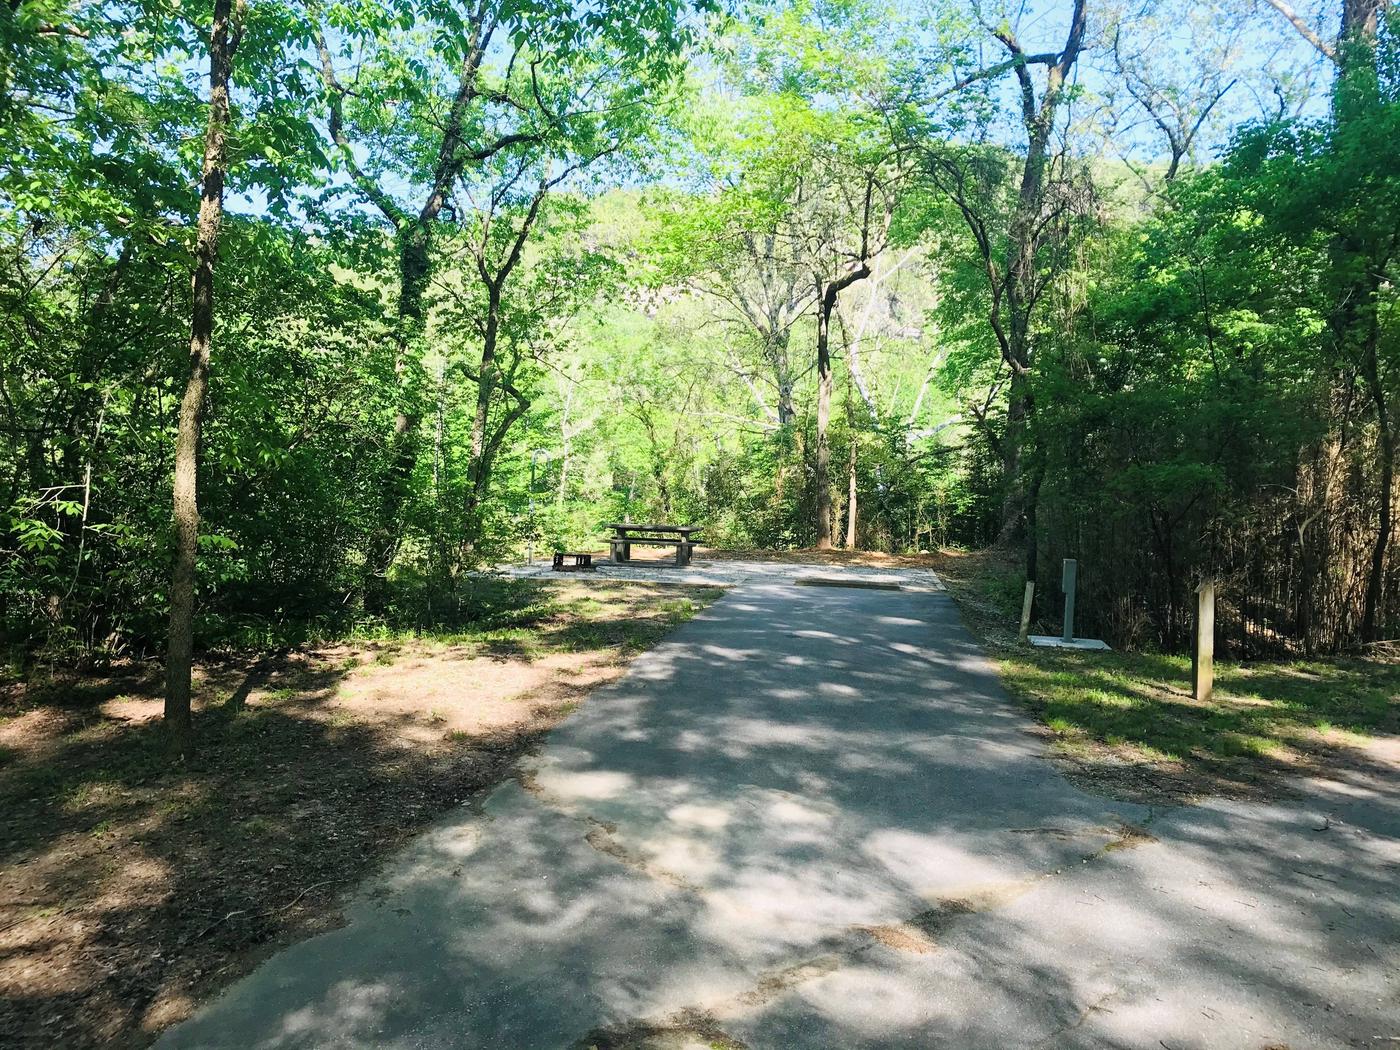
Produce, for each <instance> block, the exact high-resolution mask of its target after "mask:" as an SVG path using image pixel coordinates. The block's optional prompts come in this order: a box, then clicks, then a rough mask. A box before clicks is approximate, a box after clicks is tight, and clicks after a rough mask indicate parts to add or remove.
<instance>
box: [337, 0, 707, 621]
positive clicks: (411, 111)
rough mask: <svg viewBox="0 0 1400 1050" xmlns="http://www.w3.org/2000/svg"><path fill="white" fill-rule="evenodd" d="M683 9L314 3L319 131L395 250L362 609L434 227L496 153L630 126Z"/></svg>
mask: <svg viewBox="0 0 1400 1050" xmlns="http://www.w3.org/2000/svg"><path fill="white" fill-rule="evenodd" d="M689 6H690V5H689V4H687V3H686V2H685V0H666V2H664V3H659V4H658V3H643V2H641V0H609V2H607V3H604V4H602V5H600V6H599V7H598V8H597V9H595V10H591V11H590V12H589V13H588V14H587V16H586V17H583V18H579V17H577V15H578V12H577V11H576V10H575V9H574V7H573V5H571V4H568V3H564V2H562V0H547V2H546V3H542V4H535V5H528V6H524V7H522V6H519V5H515V4H511V3H506V2H503V0H470V2H468V3H467V4H466V6H465V7H459V6H458V5H457V4H455V3H449V4H442V5H440V4H431V3H417V2H415V0H404V2H402V3H394V2H390V3H387V4H386V5H385V6H376V5H370V6H367V7H365V8H364V9H363V12H364V13H363V14H362V16H361V19H360V21H358V22H355V23H349V24H346V23H345V21H344V12H343V11H342V10H341V9H335V10H334V11H332V12H323V11H321V10H320V9H319V8H318V9H316V10H315V11H314V12H313V14H314V16H315V18H316V20H317V30H316V49H317V53H318V57H319V62H320V71H321V79H322V85H323V88H324V97H325V105H326V113H327V117H326V129H327V134H328V136H329V138H330V140H331V142H332V143H333V145H334V147H335V152H336V156H337V158H338V161H339V164H340V166H341V168H342V169H343V170H344V172H345V174H346V175H347V176H348V178H349V181H350V184H351V186H352V187H353V189H354V191H355V193H356V194H357V195H358V196H359V197H360V198H361V199H362V200H363V201H365V202H366V203H368V204H369V205H371V206H372V207H373V208H375V209H376V210H377V211H378V212H379V214H380V216H381V218H382V219H383V220H384V221H385V222H386V223H387V224H388V226H389V228H390V230H391V232H392V235H393V238H394V241H395V245H396V252H397V260H398V263H397V271H398V273H397V278H398V281H397V284H398V287H397V308H396V309H397V321H396V325H395V331H396V335H395V373H396V375H398V377H399V395H400V401H401V403H400V407H399V410H398V411H397V412H396V414H395V419H394V425H393V433H392V435H391V438H390V445H391V452H390V460H389V466H388V469H387V471H386V475H385V481H384V486H383V493H382V497H381V500H380V516H381V520H382V523H383V528H382V532H381V535H380V537H379V540H378V542H377V543H376V544H375V547H376V548H377V549H376V550H374V551H372V552H371V554H370V557H369V560H368V564H367V570H368V573H367V580H366V592H365V597H366V601H367V603H368V604H370V605H371V606H372V607H378V606H380V605H382V602H383V598H384V596H383V584H384V579H385V575H386V574H387V572H388V570H389V566H390V564H391V563H392V562H393V559H394V556H395V554H396V553H397V551H398V547H399V543H400V541H401V538H402V534H401V519H402V512H403V506H404V503H405V501H406V499H407V498H408V494H409V487H410V484H411V479H412V475H413V470H414V466H415V464H416V462H417V457H418V447H419V435H418V426H419V423H420V420H421V416H422V404H421V397H420V395H419V390H418V388H419V386H420V382H419V379H420V377H419V375H418V371H417V366H416V362H414V361H413V360H411V357H412V355H413V354H414V353H415V352H417V351H419V350H421V345H422V339H423V335H424V326H425V323H426V306H425V301H424V296H425V292H426V290H427V287H428V281H429V278H430V276H431V271H432V264H433V258H432V250H433V241H434V237H435V230H436V225H437V223H438V221H439V219H440V217H441V216H442V214H443V211H444V208H445V207H447V205H448V202H449V200H450V198H451V195H452V192H453V189H454V187H455V186H456V184H457V183H458V181H459V180H461V179H463V178H464V177H468V176H469V175H470V173H472V172H474V171H476V170H478V169H479V168H480V167H481V166H483V165H486V164H489V163H491V162H493V161H495V160H497V159H509V158H517V157H520V156H522V155H529V154H531V153H532V152H539V151H541V150H544V151H546V152H551V153H553V154H554V155H556V156H558V155H570V154H571V152H572V150H573V149H574V148H575V147H577V148H578V149H579V150H580V151H581V155H583V156H587V155H589V154H591V155H593V156H597V155H600V154H601V153H603V152H606V148H599V147H598V145H597V144H598V143H599V142H600V141H611V142H612V143H613V146H614V147H615V146H616V145H617V144H618V143H619V142H620V141H623V140H626V139H628V138H632V137H635V136H636V135H637V134H638V133H639V131H640V129H641V128H642V127H644V126H645V124H646V122H647V121H648V120H649V119H650V114H649V112H648V107H649V106H651V105H653V104H655V103H656V102H657V101H658V100H659V97H660V96H661V95H663V94H664V92H665V91H666V90H667V85H668V84H669V83H670V82H671V81H672V80H673V79H674V77H675V75H676V73H677V69H678V62H679V60H680V59H681V57H682V55H683V53H684V50H685V48H686V46H687V45H688V43H689V42H690V40H691V39H692V33H691V28H690V27H689V26H688V25H687V24H686V22H685V19H684V15H685V14H686V12H687V11H688V9H689ZM695 6H696V7H697V9H700V10H707V9H708V8H709V5H708V4H706V3H703V2H702V3H698V4H696V5H695ZM332 14H334V16H335V17H336V19H337V20H339V21H340V26H339V28H340V29H341V30H342V36H341V39H340V41H339V46H338V47H333V44H332V41H331V39H330V37H329V35H328V32H327V29H328V26H326V25H324V24H323V23H328V22H329V21H330V19H331V16H332ZM411 26H412V27H417V29H418V32H416V33H413V34H405V35H404V36H403V37H402V39H403V40H404V45H403V46H399V47H394V46H386V45H385V42H384V41H385V39H386V31H389V30H393V29H397V30H398V31H399V32H400V33H401V34H403V33H404V31H406V30H408V29H409V27H411ZM337 52H338V53H339V54H337ZM338 57H339V58H342V59H344V58H350V59H351V63H350V68H351V69H352V70H353V74H352V75H351V76H350V78H348V79H347V78H346V77H345V76H344V75H343V74H342V73H341V72H340V71H339V70H337V68H336V61H337V58H338ZM489 381H490V380H489V376H488V377H487V383H488V385H489Z"/></svg>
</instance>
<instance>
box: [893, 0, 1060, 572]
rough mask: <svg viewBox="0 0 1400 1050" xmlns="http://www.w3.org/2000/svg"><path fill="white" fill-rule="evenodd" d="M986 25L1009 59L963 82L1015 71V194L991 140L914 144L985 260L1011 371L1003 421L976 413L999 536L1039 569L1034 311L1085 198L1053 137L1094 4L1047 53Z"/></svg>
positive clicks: (1003, 26)
mask: <svg viewBox="0 0 1400 1050" xmlns="http://www.w3.org/2000/svg"><path fill="white" fill-rule="evenodd" d="M983 25H984V28H985V29H986V30H987V31H988V32H989V33H990V34H991V35H992V36H993V37H994V38H995V39H996V40H997V41H998V42H999V43H1000V44H1001V46H1002V48H1003V49H1004V50H1005V52H1006V54H1007V59H1006V62H1004V63H1002V64H1001V65H999V66H993V67H988V68H985V69H981V70H978V71H976V72H974V73H973V74H971V75H969V76H965V77H963V78H962V79H961V80H959V81H958V83H957V84H956V85H955V88H957V89H958V90H962V89H964V88H966V87H969V86H972V85H973V84H974V83H976V84H985V83H986V82H988V81H989V80H990V79H992V78H993V77H994V76H999V75H1001V74H1004V73H1006V72H1011V73H1012V74H1014V76H1015V79H1016V85H1015V87H1016V91H1015V95H1016V100H1017V102H1016V109H1017V111H1018V115H1019V120H1020V125H1021V128H1022V129H1023V131H1024V135H1025V141H1024V155H1023V158H1022V159H1021V160H1020V162H1019V169H1020V174H1019V177H1018V178H1016V179H1015V186H1014V197H1013V198H1012V200H1011V201H1010V202H1009V203H1007V204H1005V205H1003V204H1002V202H1001V201H1000V200H998V197H997V185H996V184H997V182H999V180H1000V178H1001V176H1000V175H999V174H998V173H997V172H996V171H995V168H996V165H997V164H999V163H1000V161H1001V158H999V157H997V156H995V155H992V156H989V154H988V149H987V148H986V147H981V146H971V147H956V146H949V145H947V144H945V143H944V142H941V141H938V140H934V139H930V138H929V137H927V125H924V126H925V129H926V131H925V135H924V137H921V138H918V139H916V140H915V146H916V148H918V149H919V150H920V152H921V154H922V156H923V158H924V164H923V167H924V171H925V173H926V175H927V177H928V179H929V180H930V182H931V183H932V184H933V185H934V186H935V187H936V188H937V189H938V190H939V191H941V192H942V193H944V194H945V195H946V196H947V197H948V198H949V199H950V200H951V201H952V202H953V203H954V205H955V206H956V207H957V209H958V211H959V212H960V213H961V215H962V217H963V220H964V221H965V223H966V224H967V228H968V231H969V233H970V234H971V236H972V239H973V242H974V244H975V247H976V254H977V256H978V258H979V259H980V262H981V265H982V268H983V272H984V277H985V282H986V298H987V322H988V324H989V326H990V328H991V331H992V333H993V336H994V338H995V341H996V346H997V349H998V351H999V355H1000V358H1001V362H1002V364H1003V365H1004V366H1005V368H1006V370H1007V371H1008V373H1009V381H1008V383H1007V409H1006V417H1005V422H1004V424H1003V425H1002V427H1001V428H1000V431H999V432H998V431H996V430H995V429H993V428H992V427H991V426H990V425H989V422H988V417H987V416H986V415H985V413H983V414H980V415H978V416H977V418H978V419H979V421H980V422H981V424H982V429H983V433H984V436H985V437H986V439H987V441H988V442H989V443H990V444H991V445H992V447H993V448H994V449H995V450H996V452H997V454H998V457H999V459H1000V461H1001V469H1002V476H1003V486H1004V491H1005V497H1004V501H1003V505H1002V514H1001V538H1002V539H1003V540H1009V539H1011V538H1012V536H1013V535H1015V534H1016V533H1018V532H1019V533H1020V534H1022V535H1023V536H1024V538H1025V541H1026V563H1027V575H1028V577H1034V574H1035V571H1036V546H1035V544H1036V539H1035V536H1036V528H1035V505H1036V498H1037V493H1038V488H1039V477H1038V475H1037V474H1036V472H1035V471H1031V472H1030V473H1029V474H1026V473H1025V472H1024V470H1023V466H1024V462H1023V460H1024V453H1025V446H1026V441H1027V435H1028V427H1029V424H1030V418H1031V414H1032V412H1033V409H1034V393H1033V389H1032V382H1031V377H1032V370H1033V367H1034V363H1035V353H1036V331H1035V320H1036V315H1037V308H1038V307H1039V306H1040V304H1041V300H1042V297H1043V296H1044V294H1045V292H1046V290H1047V289H1048V288H1049V286H1050V282H1051V280H1052V278H1053V277H1054V275H1055V274H1056V273H1057V271H1058V269H1059V267H1060V265H1062V262H1061V258H1062V257H1057V256H1056V255H1055V254H1054V249H1055V248H1056V247H1058V246H1059V245H1060V244H1062V243H1063V240H1064V234H1065V232H1066V227H1067V223H1068V222H1069V220H1070V219H1072V218H1073V217H1074V215H1075V214H1076V213H1077V212H1079V211H1081V210H1083V208H1084V187H1083V186H1082V185H1080V184H1078V183H1077V182H1076V181H1075V179H1074V177H1073V168H1072V164H1071V161H1070V159H1069V157H1068V156H1066V155H1065V154H1063V153H1062V154H1061V155H1060V156H1058V157H1056V156H1054V155H1053V154H1052V152H1051V146H1052V136H1053V134H1054V131H1055V128H1056V121H1057V118H1058V117H1059V115H1060V110H1061V106H1062V104H1063V102H1064V100H1065V98H1066V94H1067V92H1068V90H1069V79H1070V74H1071V73H1072V71H1073V69H1074V67H1075V64H1076V63H1077V62H1078V60H1079V56H1080V53H1081V51H1082V50H1083V47H1084V38H1085V31H1086V26H1087V11H1086V5H1085V2H1084V0H1075V2H1074V5H1073V9H1072V11H1071V13H1070V19H1069V26H1068V29H1067V31H1066V35H1065V41H1064V44H1063V46H1062V47H1061V48H1060V49H1059V50H1057V51H1054V52H1049V53H1035V54H1033V53H1029V52H1027V51H1026V50H1025V49H1024V47H1023V46H1022V45H1021V43H1020V41H1019V40H1018V39H1017V36H1016V33H1015V31H1014V28H1013V27H1012V26H1011V24H1010V23H1009V22H1007V21H1005V20H1003V21H1002V22H1000V23H998V24H995V25H992V24H988V23H985V22H984V23H983ZM1037 66H1040V67H1043V68H1044V71H1045V77H1044V83H1043V84H1042V85H1037V83H1036V80H1035V77H1034V75H1033V72H1032V70H1033V69H1034V68H1035V67H1037ZM926 97H928V98H931V99H932V100H934V101H939V100H941V99H942V98H944V97H947V92H946V91H937V90H932V89H931V90H930V91H928V92H927V95H926ZM917 126H918V125H916V127H917ZM989 198H990V199H989Z"/></svg>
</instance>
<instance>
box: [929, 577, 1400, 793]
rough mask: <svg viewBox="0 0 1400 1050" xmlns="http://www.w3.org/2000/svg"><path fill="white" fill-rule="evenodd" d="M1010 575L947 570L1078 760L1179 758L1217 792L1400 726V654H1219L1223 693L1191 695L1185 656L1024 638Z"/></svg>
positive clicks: (1066, 751) (1182, 769)
mask: <svg viewBox="0 0 1400 1050" xmlns="http://www.w3.org/2000/svg"><path fill="white" fill-rule="evenodd" d="M1008 577H1010V578H1011V582H1013V583H1017V584H1018V585H1019V581H1018V580H1017V579H1015V575H1014V574H1008V572H1007V571H1006V567H1005V566H1004V565H1000V564H997V563H996V562H994V561H993V560H992V559H990V558H986V559H981V558H963V559H953V561H952V565H951V567H950V569H949V570H948V571H945V572H944V579H945V582H946V583H947V584H948V585H949V588H950V590H951V591H952V593H953V595H954V597H955V598H957V600H958V602H959V605H960V607H961V609H962V611H963V615H964V619H965V620H966V621H967V623H968V625H969V626H970V627H971V628H972V629H973V630H974V632H976V633H978V634H980V635H981V636H982V637H983V640H984V641H985V642H986V643H987V645H988V647H989V649H990V650H991V651H992V654H993V655H994V656H995V657H996V658H997V660H998V663H999V665H1000V670H1001V675H1002V679H1003V681H1004V682H1005V683H1006V685H1007V686H1008V688H1009V689H1010V691H1011V692H1012V693H1013V694H1014V695H1016V696H1017V697H1019V698H1020V699H1021V700H1022V701H1023V702H1024V703H1025V705H1026V706H1027V708H1028V709H1029V710H1030V711H1031V712H1032V713H1033V714H1034V715H1035V716H1036V718H1038V719H1039V720H1040V721H1041V722H1042V723H1043V724H1044V725H1045V726H1046V727H1047V728H1048V729H1049V730H1050V732H1051V733H1052V734H1053V735H1054V737H1055V741H1056V744H1057V749H1058V751H1059V752H1060V753H1061V754H1062V755H1065V756H1067V757H1070V758H1072V759H1076V760H1080V761H1083V762H1085V763H1087V764H1090V765H1092V764H1094V763H1099V764H1100V765H1114V766H1119V767H1125V766H1126V767H1129V768H1131V767H1133V766H1137V767H1139V768H1142V769H1151V768H1152V767H1157V768H1159V769H1168V768H1169V769H1170V772H1171V779H1172V780H1173V781H1174V783H1175V785H1176V788H1175V789H1177V790H1180V791H1181V792H1184V793H1189V794H1194V793H1210V792H1212V791H1229V790H1233V789H1236V788H1240V787H1242V786H1248V785H1259V784H1263V783H1265V782H1267V781H1269V780H1271V779H1274V778H1276V777H1277V775H1279V774H1283V773H1287V772H1292V771H1298V770H1300V769H1301V768H1303V767H1304V766H1306V765H1309V764H1312V765H1317V764H1326V763H1327V762H1329V761H1340V760H1342V759H1343V758H1345V757H1347V751H1346V747H1345V746H1346V745H1347V744H1349V743H1355V742H1358V741H1360V740H1363V739H1364V738H1366V737H1368V736H1372V735H1375V734H1393V733H1400V664H1397V663H1394V662H1388V661H1382V660H1370V659H1360V658H1336V659H1326V660H1306V661H1304V660H1293V661H1260V662H1251V663H1233V662H1229V661H1224V662H1217V663H1216V667H1215V670H1216V678H1215V690H1214V694H1213V695H1212V697H1211V699H1210V700H1209V701H1208V702H1204V703H1202V702H1198V701H1197V700H1195V699H1194V698H1193V697H1192V696H1191V661H1190V658H1189V657H1188V656H1185V655H1175V654H1161V653H1147V652H1112V653H1088V652H1072V651H1065V650H1057V649H1033V648H1029V647H1026V646H1021V645H1018V644H1016V642H1015V635H1014V631H1015V624H1016V617H1017V616H1018V615H1019V600H1020V596H1019V593H1017V588H1016V587H1013V586H1011V584H1010V583H1008ZM1353 757H1354V756H1353ZM1105 759H1107V760H1108V761H1107V762H1104V761H1103V760H1105Z"/></svg>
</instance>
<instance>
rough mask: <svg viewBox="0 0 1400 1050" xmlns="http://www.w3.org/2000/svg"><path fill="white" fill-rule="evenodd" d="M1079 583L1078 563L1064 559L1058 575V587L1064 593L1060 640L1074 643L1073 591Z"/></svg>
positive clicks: (1070, 559) (1071, 559)
mask: <svg viewBox="0 0 1400 1050" xmlns="http://www.w3.org/2000/svg"><path fill="white" fill-rule="evenodd" d="M1078 583H1079V562H1077V561H1075V560H1074V559H1073V558H1066V559H1065V563H1064V567H1063V568H1062V570H1061V574H1060V587H1061V589H1062V590H1063V591H1064V592H1065V629H1064V633H1063V635H1061V640H1062V641H1066V642H1072V641H1074V590H1075V588H1076V587H1077V586H1078Z"/></svg>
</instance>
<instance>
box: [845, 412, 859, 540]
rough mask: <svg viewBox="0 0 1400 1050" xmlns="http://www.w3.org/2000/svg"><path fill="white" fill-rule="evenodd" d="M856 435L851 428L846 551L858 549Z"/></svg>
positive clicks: (847, 482)
mask: <svg viewBox="0 0 1400 1050" xmlns="http://www.w3.org/2000/svg"><path fill="white" fill-rule="evenodd" d="M856 517H857V507H856V433H855V428H854V427H852V428H851V456H850V461H849V463H848V464H847V471H846V549H847V550H855V549H856Z"/></svg>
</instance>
